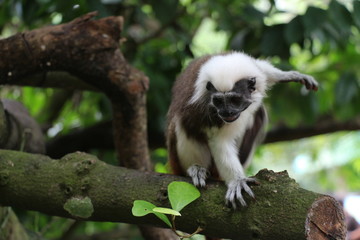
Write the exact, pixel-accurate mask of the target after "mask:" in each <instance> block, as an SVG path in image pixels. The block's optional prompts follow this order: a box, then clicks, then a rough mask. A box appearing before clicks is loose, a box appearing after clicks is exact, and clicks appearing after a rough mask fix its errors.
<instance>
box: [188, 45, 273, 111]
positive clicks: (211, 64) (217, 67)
mask: <svg viewBox="0 0 360 240" xmlns="http://www.w3.org/2000/svg"><path fill="white" fill-rule="evenodd" d="M263 62H264V63H263ZM265 63H267V62H265V61H262V62H260V61H259V60H256V59H254V58H252V57H250V56H249V55H246V54H245V53H241V52H233V53H230V54H227V55H215V56H213V57H211V58H210V59H209V60H208V61H206V62H205V64H204V65H203V66H201V68H200V70H199V75H198V78H197V79H196V82H195V92H194V95H193V97H192V98H191V99H190V102H189V103H190V104H192V103H195V102H197V101H198V100H199V99H200V98H201V97H202V96H203V94H204V93H205V92H206V84H207V82H208V81H210V82H211V83H212V84H213V85H214V87H215V88H216V89H217V90H218V91H220V92H226V91H230V90H231V89H232V88H233V86H234V84H235V83H236V82H237V81H239V80H240V79H246V78H252V77H255V78H256V89H257V90H258V91H259V92H260V93H261V94H262V95H264V94H265V90H266V81H267V79H266V77H267V76H266V73H265V72H264V71H262V69H260V68H259V67H262V66H263V65H266V64H265ZM267 64H268V65H270V66H271V67H272V65H271V64H270V63H267ZM268 65H266V67H269V66H268ZM273 68H274V67H273ZM274 69H276V68H274ZM277 70H278V69H277ZM279 71H280V70H279Z"/></svg>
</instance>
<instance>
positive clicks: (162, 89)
mask: <svg viewBox="0 0 360 240" xmlns="http://www.w3.org/2000/svg"><path fill="white" fill-rule="evenodd" d="M90 11H98V17H97V18H101V17H106V16H111V15H121V16H124V18H125V27H124V31H123V33H122V36H123V37H124V38H125V39H126V41H125V42H124V43H123V44H122V46H121V49H122V51H123V53H124V55H125V58H126V59H127V60H128V61H129V62H130V63H131V64H132V65H134V66H135V67H137V68H139V69H140V70H142V71H143V72H144V73H145V74H146V75H147V76H148V77H149V78H150V90H149V92H148V129H149V144H150V147H151V156H152V159H153V161H154V163H155V164H156V169H157V170H158V171H166V154H167V153H166V149H165V146H164V141H163V135H164V133H163V130H164V125H165V121H166V117H165V116H166V112H167V108H168V106H169V102H170V99H171V95H170V89H171V86H172V84H173V82H174V80H175V78H176V76H177V75H178V74H179V73H180V72H181V70H182V68H183V67H184V66H186V64H187V63H188V62H189V61H190V60H191V59H193V58H195V57H199V56H202V55H204V54H213V53H218V52H221V51H225V50H239V51H244V52H246V53H248V54H250V55H252V56H254V57H259V58H264V59H268V60H269V61H271V62H272V63H273V64H274V65H275V66H277V67H279V68H281V69H283V70H290V69H295V70H298V71H301V72H303V73H306V74H310V75H313V76H314V77H315V78H316V79H317V80H318V82H319V83H320V89H319V91H318V92H315V93H313V92H307V91H306V90H305V89H304V88H303V87H301V86H300V85H299V84H282V85H278V86H275V87H274V88H273V89H272V90H271V91H269V93H268V98H267V99H266V106H267V109H268V113H269V118H270V124H269V127H268V130H269V131H273V132H276V130H277V129H279V128H283V127H286V128H289V129H298V128H309V129H310V130H311V129H313V130H316V129H318V128H321V127H324V126H325V125H326V126H328V128H327V131H326V134H322V135H318V136H313V137H306V138H301V139H297V136H296V135H294V136H293V137H292V140H291V141H290V140H287V141H276V142H272V143H267V144H263V145H262V146H261V147H259V148H258V150H257V151H256V154H255V159H254V162H253V163H252V165H251V166H250V167H249V169H248V173H249V174H255V173H256V172H257V171H258V170H260V169H262V168H268V169H272V170H275V171H282V170H287V171H288V172H289V174H290V176H291V177H293V178H295V179H296V181H298V182H299V183H300V184H301V186H302V187H304V188H306V189H309V190H314V191H318V192H323V193H329V194H334V195H335V196H337V197H340V198H343V197H345V196H349V195H356V193H359V191H360V131H359V130H358V129H360V114H359V112H360V91H359V90H360V80H359V76H360V64H359V63H360V54H359V53H360V32H359V30H360V1H349V0H348V1H346V0H343V1H330V0H278V1H275V0H258V1H255V0H245V1H231V0H206V1H205V0H197V1H194V0H143V1H141V0H102V1H98V0H88V1H86V0H79V1H70V0H67V1H63V0H22V1H21V0H0V34H1V35H0V37H1V38H2V39H3V38H6V37H9V36H11V35H13V34H15V33H18V32H21V31H26V30H31V29H35V28H39V27H42V26H45V25H51V24H61V23H64V22H68V21H71V20H73V19H74V18H76V17H78V16H81V15H83V14H85V13H87V12H90ZM0 57H1V53H0ZM0 97H1V98H11V99H16V100H19V101H20V102H22V103H23V104H24V105H25V106H26V107H27V108H28V109H29V111H30V112H31V113H32V115H33V116H34V117H35V118H36V120H37V121H38V122H39V123H41V125H42V127H43V129H44V132H45V133H46V134H47V139H48V143H49V146H50V144H51V143H54V142H56V141H55V140H56V139H61V138H62V137H64V136H71V134H72V133H76V132H79V131H85V130H86V129H88V128H89V127H91V126H93V125H95V124H98V123H107V122H109V121H110V120H111V106H110V103H109V102H108V100H107V99H106V97H105V96H104V95H102V94H100V93H94V92H77V91H73V92H70V91H66V90H58V89H39V88H29V87H16V86H2V87H1V90H0ZM59 99H60V103H61V104H60V105H54V104H52V103H54V102H55V101H59ZM54 106H56V107H54ZM349 129H352V131H345V130H349ZM290 133H291V132H290ZM280 138H281V137H280ZM109 139H110V142H111V141H112V139H111V136H110V135H109ZM109 139H108V140H109ZM77 141H79V140H77ZM80 141H81V140H80ZM75 145H76V144H75ZM52 147H53V148H54V149H55V150H53V152H54V154H53V156H56V157H58V155H59V154H60V155H61V154H62V153H64V152H66V150H64V149H63V150H62V149H61V148H62V147H63V146H61V145H58V146H55V147H54V146H53V145H52ZM80 150H86V151H88V152H90V153H93V154H96V155H97V156H98V157H99V158H100V159H102V160H104V161H107V162H109V163H114V164H116V161H115V154H114V151H113V149H112V146H111V144H108V145H106V146H104V145H96V144H93V145H91V146H85V147H83V149H80ZM348 205H349V209H350V211H352V213H355V211H359V207H357V208H356V209H353V208H351V206H350V204H348ZM17 213H18V216H19V217H20V218H21V220H22V222H23V223H24V224H25V226H27V227H28V228H29V229H31V230H33V231H35V232H37V233H39V234H40V235H41V236H44V237H46V238H49V239H71V238H64V236H66V237H68V236H67V235H66V234H67V233H68V232H69V231H70V230H72V227H73V226H74V227H73V229H75V230H74V231H73V232H72V235H71V236H72V237H73V239H87V238H81V237H85V236H84V235H86V236H91V235H92V234H99V232H107V233H109V234H110V233H111V232H119V229H120V230H121V231H120V232H122V233H126V234H125V236H117V237H116V238H110V236H109V238H107V239H141V237H140V235H139V234H138V232H137V230H136V228H134V227H132V226H128V225H125V224H121V225H119V224H114V223H93V222H87V223H85V222H83V223H79V222H75V223H74V222H73V221H72V220H66V219H61V218H57V217H49V216H45V215H42V214H39V213H34V212H25V211H21V210H17ZM358 214H359V216H360V213H358ZM359 218H360V217H359ZM88 239H90V238H88Z"/></svg>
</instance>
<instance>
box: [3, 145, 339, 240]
mask: <svg viewBox="0 0 360 240" xmlns="http://www.w3.org/2000/svg"><path fill="white" fill-rule="evenodd" d="M256 178H257V179H258V181H259V183H260V184H259V185H256V186H253V187H252V189H253V191H254V193H255V195H256V200H251V199H250V198H248V196H245V198H246V201H247V202H248V203H249V206H248V207H246V208H240V209H238V210H235V211H234V210H232V209H230V208H228V207H226V206H225V204H224V194H225V192H226V186H225V185H224V184H223V182H220V181H209V183H208V186H207V188H206V189H201V197H200V198H199V199H198V200H196V201H195V202H193V203H192V204H190V205H189V206H187V207H186V208H184V209H183V210H182V216H181V217H179V218H177V220H176V224H177V229H178V230H181V231H184V232H194V231H195V230H196V228H197V227H198V226H200V227H201V228H203V229H204V231H203V232H202V233H203V234H205V235H209V236H216V237H224V238H232V239H237V238H239V237H240V236H241V238H243V239H269V240H270V239H277V240H279V239H293V240H296V239H328V236H331V239H344V236H345V226H344V215H343V212H342V209H341V207H340V205H339V204H338V202H337V201H336V200H335V199H334V198H332V197H330V196H326V195H321V194H318V193H314V192H310V191H307V190H304V189H302V188H300V187H299V185H298V184H297V183H296V182H295V181H294V180H293V179H291V178H289V176H288V174H287V173H286V172H280V173H274V172H272V171H268V170H262V171H260V172H259V173H258V174H257V175H256ZM172 181H187V182H189V181H190V179H188V178H185V177H179V176H173V175H166V174H157V173H150V172H145V173H144V172H140V171H137V170H131V169H126V168H122V167H116V166H112V165H108V164H106V163H104V162H102V161H100V160H98V159H97V158H96V157H95V156H92V155H89V154H85V153H81V152H76V153H73V154H69V155H66V156H64V157H63V158H61V159H59V160H54V159H50V158H49V157H46V156H43V155H38V154H29V153H22V152H15V151H9V150H0V204H1V205H4V206H14V207H18V208H24V209H28V210H36V211H40V212H43V213H46V214H50V215H57V216H62V217H68V218H75V219H85V220H93V221H112V222H126V223H133V224H147V225H154V226H159V227H167V226H166V225H165V224H164V223H162V222H161V221H160V220H158V219H156V218H155V217H154V216H146V217H141V218H138V217H134V216H133V215H132V214H131V208H132V205H133V201H134V200H138V199H143V200H147V201H149V202H152V203H153V204H155V205H156V206H164V207H169V201H168V198H167V190H166V189H167V185H168V184H169V183H170V182H172ZM75 200H78V201H75ZM74 204H75V205H76V204H80V205H81V204H84V206H83V208H82V210H81V211H80V212H79V211H71V210H69V209H71V207H73V206H72V205H74ZM85 205H86V206H85ZM314 236H316V237H315V238H314Z"/></svg>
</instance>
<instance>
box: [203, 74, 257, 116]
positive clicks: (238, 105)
mask: <svg viewBox="0 0 360 240" xmlns="http://www.w3.org/2000/svg"><path fill="white" fill-rule="evenodd" d="M255 83H256V79H255V78H249V79H241V80H239V81H237V82H236V83H235V85H234V87H233V89H232V90H231V91H227V92H220V91H218V90H217V89H216V88H215V87H214V85H213V84H212V83H211V82H208V83H207V85H206V89H207V90H208V91H209V93H210V101H211V102H210V103H211V104H210V106H211V107H212V108H215V109H216V112H217V115H218V116H219V117H220V118H221V119H222V120H223V121H224V122H226V123H231V122H234V121H235V120H236V119H238V118H239V116H240V114H241V112H243V111H244V110H246V109H247V108H248V107H249V106H250V104H251V103H252V99H251V94H252V92H254V91H255Z"/></svg>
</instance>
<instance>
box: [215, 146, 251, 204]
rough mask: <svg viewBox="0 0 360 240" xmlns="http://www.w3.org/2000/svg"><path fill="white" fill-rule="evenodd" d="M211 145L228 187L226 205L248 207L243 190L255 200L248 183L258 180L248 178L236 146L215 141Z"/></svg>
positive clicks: (216, 162)
mask: <svg viewBox="0 0 360 240" xmlns="http://www.w3.org/2000/svg"><path fill="white" fill-rule="evenodd" d="M209 145H210V148H211V152H212V154H213V157H214V161H215V164H216V167H217V170H218V172H219V174H220V177H221V178H222V179H223V180H224V181H225V182H226V185H227V187H228V189H227V192H226V195H225V200H226V203H227V204H231V205H232V207H233V208H234V209H235V208H236V205H237V204H236V201H239V202H240V204H241V205H242V206H246V205H247V204H246V202H245V200H244V197H243V195H242V190H244V191H245V192H246V193H247V194H249V195H250V196H251V197H252V198H254V197H255V195H254V193H253V191H252V190H251V188H250V187H249V185H248V183H254V182H256V179H254V178H249V177H246V175H245V173H244V169H243V167H242V165H241V163H240V161H239V158H238V149H237V148H236V147H235V144H234V143H233V142H231V141H213V142H210V144H209Z"/></svg>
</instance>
